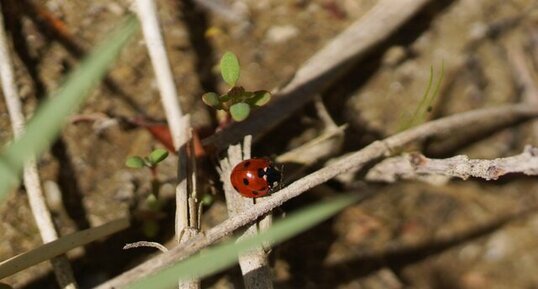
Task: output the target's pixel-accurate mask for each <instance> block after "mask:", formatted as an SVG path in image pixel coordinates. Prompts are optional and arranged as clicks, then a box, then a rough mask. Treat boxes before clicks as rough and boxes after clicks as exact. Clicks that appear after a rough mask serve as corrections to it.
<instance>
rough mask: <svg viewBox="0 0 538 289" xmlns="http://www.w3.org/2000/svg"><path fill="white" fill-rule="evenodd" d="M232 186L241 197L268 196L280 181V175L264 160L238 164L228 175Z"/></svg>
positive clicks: (271, 164) (255, 159) (246, 161)
mask: <svg viewBox="0 0 538 289" xmlns="http://www.w3.org/2000/svg"><path fill="white" fill-rule="evenodd" d="M230 180H231V181H232V186H233V187H234V189H235V190H236V191H237V192H239V193H240V194H241V195H242V196H243V197H247V198H258V197H263V196H266V195H268V194H270V193H271V192H272V191H273V189H275V188H276V187H278V184H279V183H280V181H281V180H282V173H281V172H280V171H279V170H278V169H276V168H275V167H274V166H273V163H272V162H271V161H270V160H268V159H265V158H253V159H248V160H244V161H242V162H240V163H238V164H237V165H236V166H235V167H234V168H233V170H232V174H231V175H230Z"/></svg>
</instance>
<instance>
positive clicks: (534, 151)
mask: <svg viewBox="0 0 538 289" xmlns="http://www.w3.org/2000/svg"><path fill="white" fill-rule="evenodd" d="M510 173H523V174H525V175H529V176H533V175H538V148H536V147H532V146H526V147H525V150H524V151H523V152H522V153H521V154H519V155H515V156H511V157H506V158H498V159H494V160H476V159H469V157H468V156H465V155H459V156H454V157H451V158H447V159H430V158H427V157H425V156H424V155H422V154H420V153H409V154H405V155H403V156H398V157H394V158H390V159H386V160H383V161H382V162H380V163H379V164H377V165H376V166H375V167H374V168H372V169H371V170H370V171H369V172H368V174H367V175H366V180H369V181H382V182H389V183H392V182H396V181H398V180H400V179H405V180H410V179H420V180H426V181H429V182H430V183H431V182H432V181H433V182H434V183H436V184H442V183H444V182H446V181H448V180H449V179H450V178H452V177H456V178H460V179H464V180H466V179H467V178H469V177H475V178H482V179H485V180H488V181H489V180H496V179H498V178H499V177H501V176H504V175H506V174H510Z"/></svg>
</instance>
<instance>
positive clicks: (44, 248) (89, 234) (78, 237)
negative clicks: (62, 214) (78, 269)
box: [0, 218, 129, 279]
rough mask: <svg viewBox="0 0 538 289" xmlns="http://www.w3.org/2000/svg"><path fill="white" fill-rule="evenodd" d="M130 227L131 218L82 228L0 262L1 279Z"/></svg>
mask: <svg viewBox="0 0 538 289" xmlns="http://www.w3.org/2000/svg"><path fill="white" fill-rule="evenodd" d="M127 227H129V219H127V218H123V219H118V220H115V221H112V222H109V223H106V224H104V225H101V226H98V227H94V228H90V229H86V230H82V231H78V232H75V233H73V234H69V235H67V236H64V237H61V238H60V239H57V240H55V241H52V242H49V243H46V244H43V245H41V246H39V247H37V248H35V249H33V250H31V251H28V252H25V253H22V254H19V255H17V256H15V257H12V258H10V259H7V260H5V261H2V262H0V279H2V278H5V277H7V276H10V275H12V274H15V273H17V272H19V271H22V270H24V269H26V268H28V267H31V266H34V265H36V264H39V263H41V262H44V261H46V260H49V259H52V258H54V257H56V256H59V255H61V254H64V253H66V252H68V251H69V250H72V249H74V248H76V247H80V246H84V245H86V244H88V243H91V242H93V241H95V240H98V239H101V238H103V237H106V236H110V235H112V234H114V233H116V232H119V231H121V230H123V229H125V228H127Z"/></svg>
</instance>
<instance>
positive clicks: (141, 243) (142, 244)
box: [123, 241, 168, 253]
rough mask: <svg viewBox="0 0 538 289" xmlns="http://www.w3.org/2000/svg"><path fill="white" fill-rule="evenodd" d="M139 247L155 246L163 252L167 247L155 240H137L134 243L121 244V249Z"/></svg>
mask: <svg viewBox="0 0 538 289" xmlns="http://www.w3.org/2000/svg"><path fill="white" fill-rule="evenodd" d="M140 247H146V248H155V249H157V250H159V251H161V252H163V253H166V252H168V248H166V247H165V246H163V245H161V244H160V243H157V242H148V241H138V242H134V243H127V244H125V246H123V250H128V249H133V248H140Z"/></svg>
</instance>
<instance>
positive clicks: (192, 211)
mask: <svg viewBox="0 0 538 289" xmlns="http://www.w3.org/2000/svg"><path fill="white" fill-rule="evenodd" d="M136 5H137V7H136V12H137V13H138V17H139V19H140V22H141V23H142V31H143V34H144V39H145V41H146V46H147V48H148V51H149V55H150V58H151V63H152V64H153V70H154V71H155V77H156V79H157V85H158V87H159V91H160V96H161V102H162V104H163V108H164V111H165V113H166V120H167V122H168V126H169V128H170V133H171V134H172V141H173V143H174V147H175V149H176V150H177V151H178V157H179V162H178V165H179V168H178V180H179V184H178V185H177V187H176V218H175V222H176V225H175V228H176V239H177V241H178V244H182V243H184V242H187V241H188V240H189V239H191V238H193V237H194V236H196V235H197V234H198V224H197V223H196V222H197V220H198V218H197V217H196V213H197V212H198V207H197V205H196V199H195V198H196V195H195V188H194V186H193V185H192V184H194V185H195V184H196V181H195V179H196V175H195V172H194V170H191V171H190V172H191V173H192V175H191V174H189V171H188V169H187V168H188V162H189V152H188V150H187V146H188V143H189V140H190V135H191V132H190V117H189V115H185V116H183V112H182V110H181V107H180V105H179V101H178V96H177V91H176V86H175V84H174V78H173V76H172V70H171V69H170V63H169V61H168V56H167V54H166V49H165V47H164V41H163V38H162V34H161V29H160V27H159V21H158V17H157V12H156V9H155V3H154V1H153V0H137V1H136ZM191 155H192V151H191ZM189 183H190V184H191V186H189ZM189 188H190V189H191V193H193V194H189ZM199 287H200V282H199V280H194V279H193V280H188V281H180V282H179V288H184V289H187V288H188V289H192V288H199Z"/></svg>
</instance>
